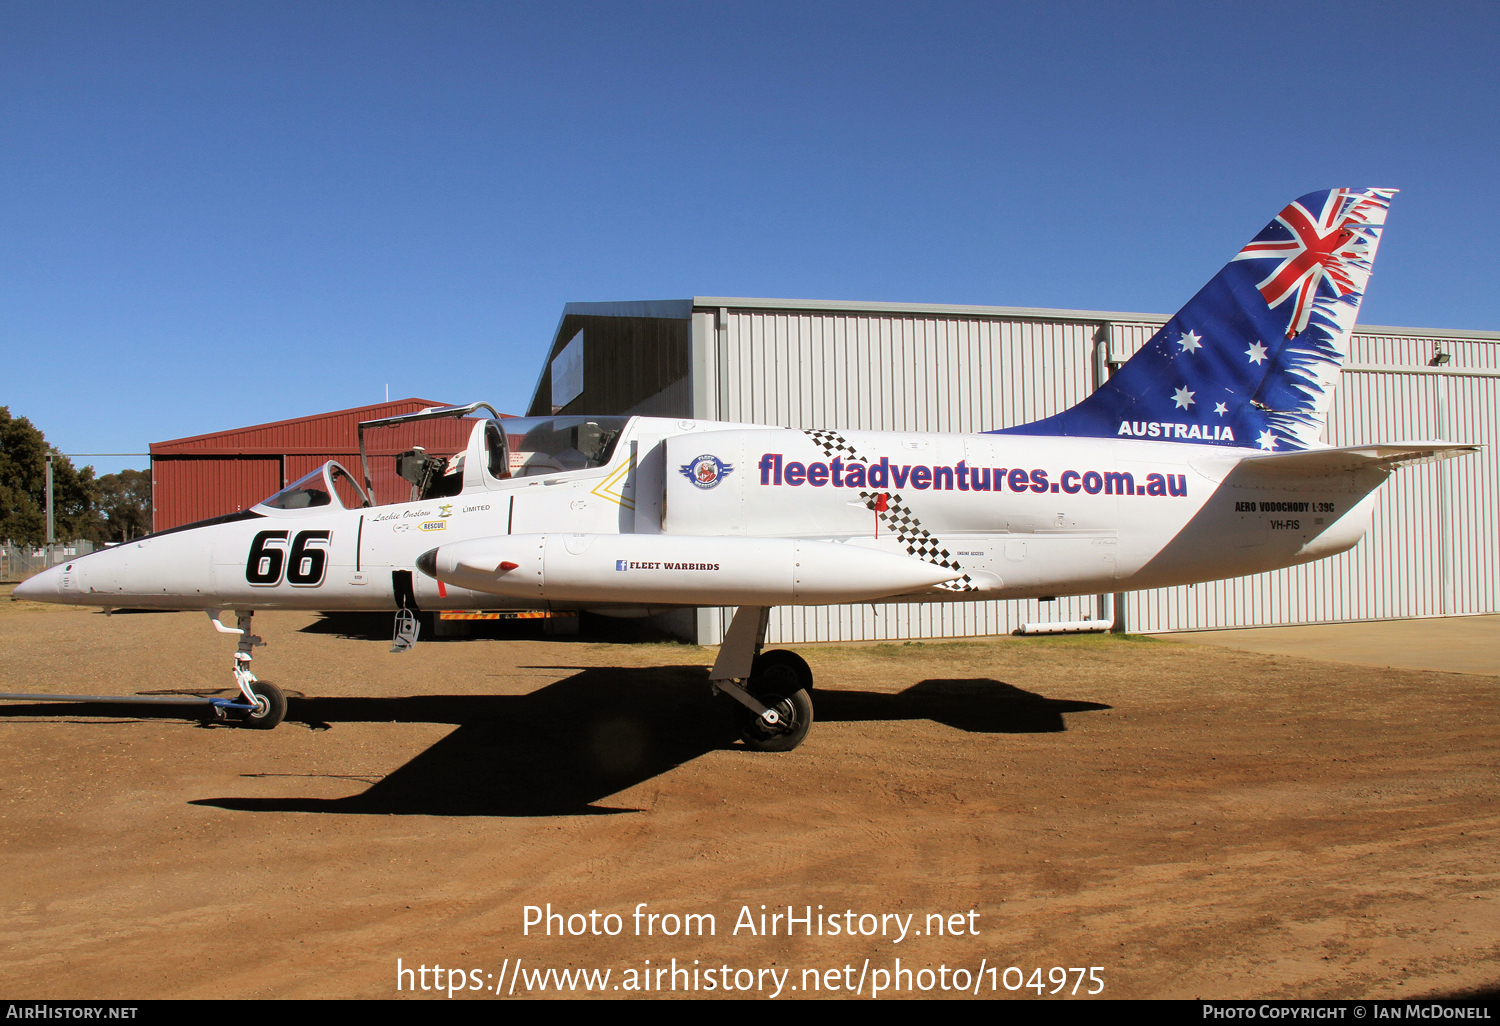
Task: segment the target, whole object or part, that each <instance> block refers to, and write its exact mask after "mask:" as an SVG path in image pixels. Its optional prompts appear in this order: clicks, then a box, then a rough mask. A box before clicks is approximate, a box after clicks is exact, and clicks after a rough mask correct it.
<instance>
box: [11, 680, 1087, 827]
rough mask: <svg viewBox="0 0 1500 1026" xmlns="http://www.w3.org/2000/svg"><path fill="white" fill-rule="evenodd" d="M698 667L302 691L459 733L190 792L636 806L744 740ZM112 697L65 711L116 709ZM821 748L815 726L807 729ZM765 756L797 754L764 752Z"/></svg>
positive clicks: (352, 801) (325, 709) (160, 713)
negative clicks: (364, 772) (363, 690)
mask: <svg viewBox="0 0 1500 1026" xmlns="http://www.w3.org/2000/svg"><path fill="white" fill-rule="evenodd" d="M707 678H708V671H707V670H706V669H705V668H703V667H701V666H659V667H650V668H642V669H622V668H589V669H584V670H581V671H580V672H578V673H575V674H574V675H572V676H570V677H568V678H567V679H566V680H561V681H558V682H556V683H554V684H549V685H547V686H546V687H543V688H540V689H539V690H537V691H534V692H532V693H531V694H527V695H424V696H413V697H406V698H296V697H290V698H289V699H288V702H287V719H288V720H289V721H291V722H294V723H304V724H307V725H309V726H314V727H321V726H324V725H328V724H339V723H393V722H394V723H446V724H454V725H456V726H457V728H458V729H457V730H455V731H453V732H452V733H450V734H448V735H447V736H446V737H444V738H443V739H442V740H441V741H439V742H438V743H437V744H435V745H433V746H432V747H430V748H428V749H427V750H426V751H424V752H422V753H421V754H420V755H418V756H417V757H416V758H414V759H412V760H411V761H410V762H408V763H406V764H405V765H404V766H401V767H400V768H398V769H397V770H396V771H395V772H393V773H391V774H389V775H388V776H386V777H384V778H383V779H381V780H379V781H378V782H377V783H375V784H373V785H371V786H370V787H369V788H368V789H367V790H365V791H363V792H361V793H360V794H357V795H352V796H350V797H347V798H297V797H283V798H250V797H244V798H239V797H223V798H205V799H200V800H197V801H194V802H193V803H192V804H194V805H207V806H213V807H215V808H221V809H232V810H238V811H247V812H329V813H344V814H351V815H361V814H363V815H428V816H557V815H564V816H576V815H601V814H610V813H622V812H634V811H639V810H635V809H628V808H615V807H610V806H608V805H600V804H597V803H599V802H601V801H603V800H604V799H607V798H608V797H609V796H611V795H614V794H617V793H619V792H620V791H623V790H626V789H627V788H630V787H633V786H634V785H636V784H639V783H642V782H644V781H647V780H650V779H652V778H654V777H657V776H660V775H661V774H663V773H666V772H667V771H669V770H671V769H673V768H675V767H677V766H680V765H682V764H684V763H686V762H689V761H691V760H693V759H696V758H698V757H699V756H701V755H703V754H705V753H707V752H711V751H715V750H719V749H726V748H733V747H736V746H737V744H738V742H737V738H736V734H735V728H734V718H733V715H732V712H733V707H732V706H731V705H730V704H729V700H728V699H726V698H723V697H720V698H714V697H712V696H711V695H710V693H709V689H708V686H707ZM813 704H814V712H815V716H816V718H817V720H818V721H819V722H822V723H829V722H835V723H836V722H846V723H848V722H873V721H887V722H891V721H912V720H931V721H935V722H938V723H942V724H946V725H948V726H950V727H953V728H956V729H958V730H963V731H968V732H975V733H996V734H1008V733H1026V734H1029V733H1048V732H1053V731H1061V730H1065V729H1066V726H1065V724H1064V723H1063V715H1064V714H1065V713H1074V712H1088V711H1094V710H1101V709H1108V708H1109V706H1107V705H1101V704H1099V703H1097V702H1070V701H1059V700H1056V699H1049V698H1045V697H1043V696H1041V695H1038V694H1035V693H1032V692H1029V691H1024V690H1022V689H1020V688H1017V687H1013V686H1011V685H1009V684H1004V683H1001V682H1000V681H996V680H988V679H973V680H924V681H921V682H919V683H917V684H914V685H912V686H911V687H909V688H907V689H906V690H904V691H901V692H898V693H895V694H886V693H881V692H873V691H824V690H819V691H817V692H815V694H814V698H813ZM60 712H62V710H61V709H60V708H59V707H58V706H44V705H20V706H10V707H0V719H12V720H18V719H23V718H35V717H48V718H55V717H57V716H58V714H59V713H60ZM120 712H121V707H119V706H113V707H111V706H107V705H104V704H102V703H101V704H90V705H75V706H70V707H67V710H66V715H68V716H70V717H74V716H110V715H119V714H120ZM129 715H130V716H131V717H133V718H148V717H149V718H152V719H157V718H161V719H167V718H177V719H181V718H182V716H183V712H182V711H181V709H177V710H173V709H171V708H154V707H145V708H142V707H139V706H136V707H132V708H131V709H130V711H129ZM812 738H813V743H816V738H817V727H816V726H814V728H813V735H812ZM756 757H757V758H767V759H777V758H796V756H795V755H790V756H784V755H770V754H767V755H763V756H756Z"/></svg>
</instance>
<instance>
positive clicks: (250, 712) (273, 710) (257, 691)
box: [207, 609, 286, 730]
mask: <svg viewBox="0 0 1500 1026" xmlns="http://www.w3.org/2000/svg"><path fill="white" fill-rule="evenodd" d="M207 613H208V618H209V620H211V621H212V622H213V625H214V629H215V630H217V631H218V632H219V633H221V634H238V635H239V637H240V643H239V645H238V646H237V647H236V648H235V651H234V664H233V667H232V669H233V672H234V682H235V684H236V685H237V686H238V687H239V689H240V694H241V695H242V696H243V697H244V702H243V703H240V702H233V703H231V702H224V703H222V704H218V703H215V705H214V714H215V718H220V717H222V718H223V719H226V720H229V721H231V722H235V723H239V724H241V725H242V726H246V727H251V728H253V729H255V730H270V729H271V728H272V727H274V726H276V725H277V724H278V723H280V722H281V721H282V719H284V718H285V717H286V696H285V695H283V694H282V693H281V689H280V688H278V687H277V686H276V685H275V684H272V683H270V682H268V681H263V680H258V679H257V678H256V676H255V674H253V673H251V672H250V661H251V659H253V658H254V656H253V655H252V650H253V649H255V648H265V646H266V643H265V642H264V641H262V640H261V639H260V636H259V635H256V634H251V633H250V627H251V624H252V621H253V620H254V618H255V612H254V610H251V611H248V612H240V613H238V614H237V615H236V619H235V626H233V627H225V626H224V622H223V621H222V620H220V619H219V611H218V610H217V609H210V610H207ZM246 705H248V706H249V708H248V709H246V708H245V706H246Z"/></svg>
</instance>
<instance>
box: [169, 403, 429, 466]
mask: <svg viewBox="0 0 1500 1026" xmlns="http://www.w3.org/2000/svg"><path fill="white" fill-rule="evenodd" d="M446 405H448V404H447V403H442V402H438V401H436V400H433V399H416V398H411V399H392V400H391V401H390V402H385V403H376V404H374V405H371V406H355V407H351V408H350V409H347V410H333V411H332V412H329V413H316V414H313V415H312V416H310V417H293V418H291V419H289V420H277V421H272V422H271V423H269V424H252V425H251V426H249V427H241V428H230V429H228V430H227V431H214V432H211V433H209V434H206V435H192V436H190V437H188V438H174V439H171V440H170V441H166V442H152V443H151V455H152V456H176V455H189V454H191V455H195V456H208V455H224V456H229V455H238V456H263V455H264V456H279V455H291V454H295V453H326V452H342V451H344V450H346V449H352V448H354V447H355V446H356V445H357V441H356V434H357V430H358V427H359V422H360V421H362V420H375V419H376V418H378V417H394V416H396V415H397V414H400V413H416V412H417V411H418V410H425V409H427V408H428V407H429V406H446Z"/></svg>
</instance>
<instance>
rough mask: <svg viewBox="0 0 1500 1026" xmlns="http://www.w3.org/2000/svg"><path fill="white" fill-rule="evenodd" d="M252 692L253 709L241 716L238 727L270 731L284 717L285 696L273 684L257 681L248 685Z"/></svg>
mask: <svg viewBox="0 0 1500 1026" xmlns="http://www.w3.org/2000/svg"><path fill="white" fill-rule="evenodd" d="M250 690H251V691H252V692H254V694H255V698H256V702H255V708H254V709H252V710H250V711H249V712H247V713H244V714H242V716H241V719H240V725H241V726H243V727H250V728H252V729H253V730H270V729H271V728H272V727H274V726H276V724H278V723H280V722H281V721H282V718H283V717H285V716H286V696H285V695H283V694H282V693H281V689H280V688H278V687H277V686H276V685H275V684H271V683H268V682H266V681H263V680H258V681H256V682H255V683H254V684H251V685H250Z"/></svg>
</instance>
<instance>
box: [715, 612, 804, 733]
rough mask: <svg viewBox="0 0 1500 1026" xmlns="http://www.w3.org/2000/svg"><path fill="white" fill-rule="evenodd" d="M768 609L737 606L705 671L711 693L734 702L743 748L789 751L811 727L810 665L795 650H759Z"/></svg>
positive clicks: (764, 635) (768, 615) (768, 613)
mask: <svg viewBox="0 0 1500 1026" xmlns="http://www.w3.org/2000/svg"><path fill="white" fill-rule="evenodd" d="M770 613H771V610H770V609H769V608H767V607H765V606H740V608H739V609H738V610H736V611H735V614H734V620H733V621H732V622H731V623H730V625H729V630H728V631H726V632H725V634H724V643H723V644H722V645H721V646H719V658H718V659H716V660H715V661H714V668H713V669H712V670H711V671H710V672H709V675H708V680H709V684H710V685H711V686H712V687H713V688H714V690H715V693H718V692H721V691H722V692H723V693H724V694H726V695H728V696H729V697H730V698H732V699H734V700H735V701H736V702H738V703H739V704H740V706H741V708H739V709H737V710H735V713H736V716H735V721H736V723H737V725H738V727H739V731H740V739H741V740H743V741H744V742H745V747H746V748H753V749H755V750H756V751H758V752H790V751H791V750H792V749H793V748H796V747H797V746H798V745H800V744H801V743H802V739H803V738H805V737H807V732H808V730H810V729H811V728H812V723H813V707H812V698H811V696H810V695H809V694H808V692H809V691H811V690H812V686H813V679H812V670H811V669H810V668H809V667H808V665H807V662H806V660H804V659H803V658H802V657H801V656H799V655H798V654H797V653H795V652H788V651H786V650H785V649H777V650H774V651H771V652H762V651H761V646H762V645H764V644H765V641H766V623H767V621H768V619H769V617H770Z"/></svg>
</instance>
